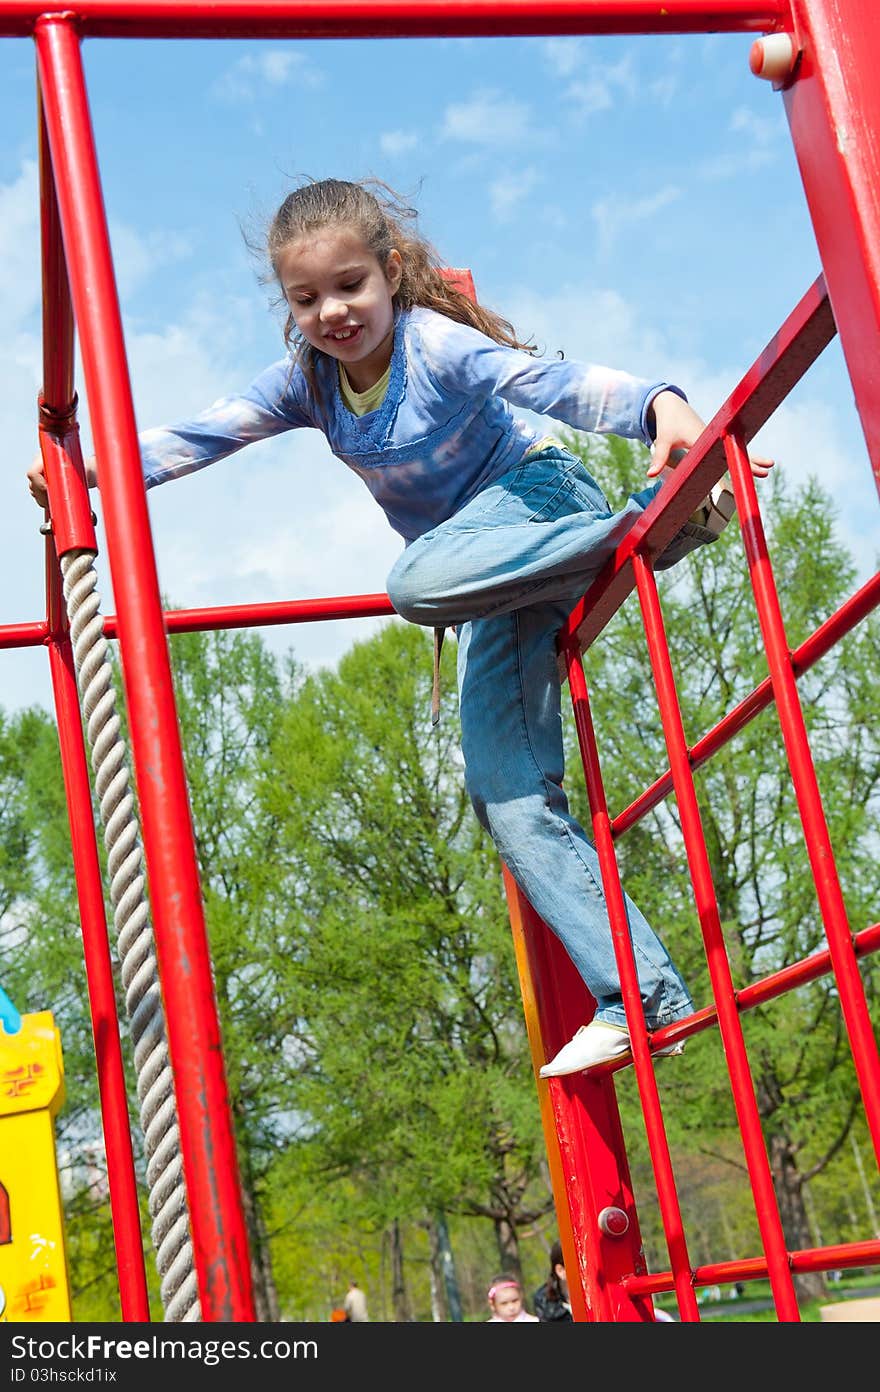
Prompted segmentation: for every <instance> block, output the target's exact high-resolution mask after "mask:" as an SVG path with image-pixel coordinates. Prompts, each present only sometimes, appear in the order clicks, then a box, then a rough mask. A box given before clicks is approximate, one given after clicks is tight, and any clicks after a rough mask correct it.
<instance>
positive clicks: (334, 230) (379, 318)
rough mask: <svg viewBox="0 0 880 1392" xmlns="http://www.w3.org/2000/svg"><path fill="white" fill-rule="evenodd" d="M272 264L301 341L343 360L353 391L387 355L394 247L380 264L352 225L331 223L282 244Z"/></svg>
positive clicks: (375, 374) (396, 260) (374, 376)
mask: <svg viewBox="0 0 880 1392" xmlns="http://www.w3.org/2000/svg"><path fill="white" fill-rule="evenodd" d="M277 264H278V277H279V280H280V281H281V286H282V288H283V290H284V295H285V298H286V300H287V303H288V304H289V305H290V311H291V314H292V315H293V318H294V322H295V324H296V327H297V328H298V330H299V332H300V333H301V334H302V336H303V338H304V339H305V340H306V342H307V343H309V344H311V346H312V347H313V348H316V349H317V350H318V351H319V352H321V353H327V354H329V356H330V357H333V358H337V359H338V360H339V362H341V363H343V364H344V366H345V371H346V376H347V377H348V380H349V382H350V383H351V385H352V387H353V388H354V390H355V391H366V390H367V388H368V387H371V386H373V384H374V383H375V382H377V381H378V380H379V378H380V377H381V376H382V373H383V372H384V371H385V369H386V367H387V366H388V364H389V362H390V361H391V350H392V347H393V344H394V295H395V292H396V290H397V287H398V286H399V284H400V277H401V272H402V262H401V259H400V255H399V253H398V252H397V251H391V252H390V253H389V255H388V261H387V263H386V265H385V266H384V267H383V266H382V265H380V263H379V261H378V259H377V257H376V255H375V253H374V252H373V251H371V249H370V248H369V246H367V244H366V242H365V241H364V240H363V238H362V237H361V236H360V235H359V234H358V233H357V232H356V231H355V229H354V228H352V227H350V226H348V225H345V224H341V225H333V224H331V225H329V226H326V227H321V228H318V229H317V230H316V231H314V232H310V233H307V234H305V235H303V236H302V237H298V238H297V239H296V240H295V241H293V242H290V243H289V245H288V246H286V247H285V248H284V250H283V251H282V252H281V254H280V255H279V257H278V263H277Z"/></svg>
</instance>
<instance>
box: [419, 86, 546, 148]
mask: <svg viewBox="0 0 880 1392" xmlns="http://www.w3.org/2000/svg"><path fill="white" fill-rule="evenodd" d="M530 121H531V111H530V108H529V107H528V106H527V105H526V104H525V102H521V101H517V100H516V99H515V98H513V97H505V96H503V95H502V94H501V93H500V92H498V91H486V92H480V93H478V94H477V95H476V96H475V97H474V98H473V99H472V100H471V101H468V102H457V103H453V104H452V105H451V106H447V108H446V110H445V112H444V114H443V125H442V128H441V132H440V134H441V138H442V139H444V140H461V141H464V142H465V143H467V144H472V145H511V144H517V143H519V142H521V141H524V140H527V139H530V138H531V137H532V135H533V132H532V131H531V128H530Z"/></svg>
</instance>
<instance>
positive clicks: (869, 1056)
mask: <svg viewBox="0 0 880 1392" xmlns="http://www.w3.org/2000/svg"><path fill="white" fill-rule="evenodd" d="M725 453H726V456H727V462H728V466H729V469H730V475H731V478H732V480H733V489H734V493H735V495H736V504H737V509H738V511H739V516H740V522H741V526H742V536H743V544H744V546H745V551H746V558H747V560H748V565H749V576H750V578H751V582H752V589H753V591H754V595H755V604H756V606H757V610H758V621H759V623H760V625H761V637H762V639H763V641H764V648H765V650H766V653H767V665H768V667H769V669H770V680H771V682H772V683H773V691H774V694H775V697H776V710H777V714H778V716H779V723H780V726H781V729H782V738H783V742H784V744H785V751H786V754H787V756H788V762H789V767H790V769H791V776H792V784H793V786H794V791H795V796H796V798H797V804H798V811H799V813H800V818H801V823H802V825H803V829H804V839H805V841H806V847H807V854H808V856H809V859H810V866H811V868H812V871H813V880H814V882H815V885H816V896H817V898H818V900H819V908H820V910H821V913H822V921H823V923H824V924H825V933H826V936H827V938H828V948H829V951H830V953H831V964H832V967H833V970H834V976H835V980H836V982H837V987H838V991H839V993H840V1005H841V1009H842V1011H843V1018H844V1021H845V1023H846V1028H847V1032H848V1034H849V1040H850V1047H851V1048H852V1054H853V1063H854V1064H855V1070H856V1076H857V1078H858V1080H859V1087H860V1088H861V1093H862V1100H863V1102H864V1105H865V1115H866V1118H867V1122H868V1128H869V1130H870V1132H871V1137H872V1139H873V1142H874V1153H875V1155H876V1156H877V1159H878V1162H880V1056H878V1051H877V1043H876V1041H875V1039H874V1031H873V1028H872V1025H871V1016H870V1013H869V1010H868V1004H867V1001H866V999H865V988H864V984H863V982H862V978H861V974H860V972H859V967H858V962H857V959H856V954H855V952H854V950H853V944H852V937H851V934H850V927H849V920H848V917H847V912H846V904H845V903H844V899H843V893H842V891H841V888H840V881H839V879H838V876H837V867H836V864H835V859H834V848H833V846H832V844H831V837H830V836H829V833H828V825H827V823H826V820H825V813H824V810H823V807H822V796H821V793H820V791H819V783H818V780H817V778H816V771H815V768H814V767H813V759H812V755H811V752H810V742H809V737H808V735H807V728H806V725H805V723H804V716H803V711H802V710H801V705H800V698H799V697H798V691H797V682H796V681H795V677H794V672H793V671H792V667H791V657H790V655H789V650H788V642H787V640H786V635H785V624H784V621H783V617H782V610H781V608H780V604H779V596H778V594H777V592H776V584H775V581H774V579H773V572H772V568H771V565H770V558H769V555H768V554H767V542H766V538H765V536H764V528H763V525H762V522H761V514H760V512H759V509H758V496H757V492H756V490H755V481H754V479H753V477H752V473H751V469H750V467H749V460H748V454H747V453H746V447H745V444H744V442H743V440H742V437H741V436H739V435H738V434H737V435H731V436H729V437H728V438H727V439H726V440H725Z"/></svg>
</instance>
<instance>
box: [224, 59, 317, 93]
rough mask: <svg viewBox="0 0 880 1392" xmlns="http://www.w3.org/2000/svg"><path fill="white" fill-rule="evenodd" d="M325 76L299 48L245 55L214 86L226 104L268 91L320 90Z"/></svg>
mask: <svg viewBox="0 0 880 1392" xmlns="http://www.w3.org/2000/svg"><path fill="white" fill-rule="evenodd" d="M323 81H324V74H323V73H322V71H321V69H320V68H319V67H318V66H317V64H315V63H313V62H312V60H311V58H308V57H307V56H306V55H305V54H304V53H300V52H299V51H298V50H296V49H278V48H270V49H267V50H266V51H265V52H261V53H246V54H245V55H244V57H242V58H239V59H238V61H237V62H236V63H234V64H233V65H232V67H231V68H229V70H228V71H227V72H225V73H224V74H223V76H222V77H221V78H219V79H218V80H217V81H216V82H215V83H214V85H213V87H212V89H211V90H212V92H213V94H214V96H216V97H217V98H219V99H220V100H221V101H224V102H251V101H256V100H257V98H258V97H260V96H261V95H263V93H264V89H265V88H267V87H268V88H281V87H288V86H290V85H291V84H293V83H296V85H297V86H298V87H319V86H320V85H321V83H322V82H323Z"/></svg>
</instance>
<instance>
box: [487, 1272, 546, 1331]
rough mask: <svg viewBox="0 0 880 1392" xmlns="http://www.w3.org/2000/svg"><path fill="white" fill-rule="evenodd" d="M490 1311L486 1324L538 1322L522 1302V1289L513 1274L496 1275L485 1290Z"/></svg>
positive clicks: (535, 1316)
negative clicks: (486, 1290)
mask: <svg viewBox="0 0 880 1392" xmlns="http://www.w3.org/2000/svg"><path fill="white" fill-rule="evenodd" d="M487 1295H488V1299H489V1309H490V1310H491V1311H492V1313H491V1315H490V1316H489V1318H488V1320H487V1321H486V1323H487V1324H538V1323H539V1320H538V1317H537V1315H530V1314H529V1313H528V1311H527V1310H526V1308H525V1305H524V1304H523V1289H522V1286H521V1285H520V1283H519V1281H518V1280H517V1279H516V1277H515V1276H507V1275H502V1276H496V1277H495V1279H494V1281H493V1282H492V1284H491V1286H490V1287H489V1290H488V1292H487Z"/></svg>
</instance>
